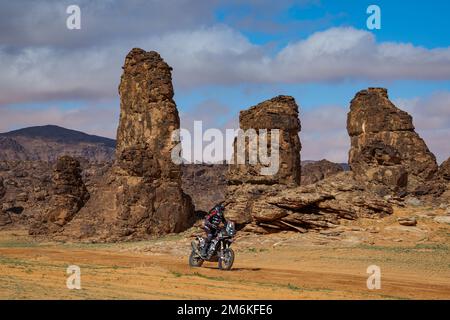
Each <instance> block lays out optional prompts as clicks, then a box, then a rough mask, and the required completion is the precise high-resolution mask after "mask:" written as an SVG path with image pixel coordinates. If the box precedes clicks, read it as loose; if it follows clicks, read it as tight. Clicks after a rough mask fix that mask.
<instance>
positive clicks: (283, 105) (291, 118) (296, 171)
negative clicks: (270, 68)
mask: <svg viewBox="0 0 450 320" xmlns="http://www.w3.org/2000/svg"><path fill="white" fill-rule="evenodd" d="M239 127H240V129H242V130H244V131H245V130H252V129H253V130H255V132H256V134H258V141H259V142H261V137H262V135H261V131H260V130H267V131H268V137H267V140H266V141H267V142H268V147H267V149H268V150H270V143H271V136H270V133H269V132H270V130H271V129H278V130H279V142H278V145H279V170H278V172H277V173H276V174H270V175H262V174H261V168H262V167H265V165H264V164H263V163H262V162H261V161H260V158H258V162H257V164H255V165H252V164H249V156H248V152H249V149H250V148H252V146H251V144H250V141H248V139H247V140H246V145H245V149H246V150H245V151H246V152H245V154H246V156H245V160H246V161H247V162H246V163H245V164H238V163H237V159H238V157H237V154H238V150H237V149H236V148H237V147H238V144H237V140H235V142H234V154H233V163H232V165H230V172H229V175H228V181H229V183H231V184H241V183H251V184H266V185H271V184H286V185H288V184H291V185H299V184H300V177H301V174H300V171H301V170H300V150H301V144H300V139H299V136H298V133H299V131H300V129H301V127H300V121H299V118H298V106H297V104H296V102H295V100H294V98H292V97H289V96H278V97H275V98H273V99H270V100H267V101H264V102H262V103H260V104H258V105H256V106H253V107H251V108H250V109H248V110H244V111H241V112H240V114H239ZM258 147H259V145H258Z"/></svg>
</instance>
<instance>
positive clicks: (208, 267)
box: [203, 266, 261, 271]
mask: <svg viewBox="0 0 450 320" xmlns="http://www.w3.org/2000/svg"><path fill="white" fill-rule="evenodd" d="M203 268H205V269H214V270H219V267H217V266H203ZM228 271H261V268H231V269H230V270H228Z"/></svg>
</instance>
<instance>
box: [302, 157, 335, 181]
mask: <svg viewBox="0 0 450 320" xmlns="http://www.w3.org/2000/svg"><path fill="white" fill-rule="evenodd" d="M342 171H344V167H343V166H342V165H341V164H339V163H334V162H331V161H328V160H326V159H323V160H320V161H309V162H306V163H303V161H302V176H301V184H302V185H307V184H313V183H316V182H318V181H320V180H323V179H325V178H328V177H331V176H332V175H335V174H337V173H339V172H342Z"/></svg>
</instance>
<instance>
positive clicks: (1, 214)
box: [0, 177, 11, 227]
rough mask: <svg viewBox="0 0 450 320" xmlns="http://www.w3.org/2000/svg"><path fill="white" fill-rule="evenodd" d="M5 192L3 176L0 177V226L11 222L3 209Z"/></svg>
mask: <svg viewBox="0 0 450 320" xmlns="http://www.w3.org/2000/svg"><path fill="white" fill-rule="evenodd" d="M5 194H6V188H5V185H4V184H3V178H2V177H0V227H2V226H5V225H7V224H10V223H11V217H10V216H9V214H8V213H7V212H5V211H4V210H3V201H2V199H3V197H4V196H5Z"/></svg>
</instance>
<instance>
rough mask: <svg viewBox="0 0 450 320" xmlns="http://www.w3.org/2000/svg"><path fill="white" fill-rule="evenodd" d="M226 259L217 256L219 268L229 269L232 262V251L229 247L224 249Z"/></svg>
mask: <svg viewBox="0 0 450 320" xmlns="http://www.w3.org/2000/svg"><path fill="white" fill-rule="evenodd" d="M224 255H225V256H226V259H222V258H219V269H220V270H230V269H231V267H232V266H233V263H234V251H233V249H231V248H228V249H226V250H225V252H224Z"/></svg>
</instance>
